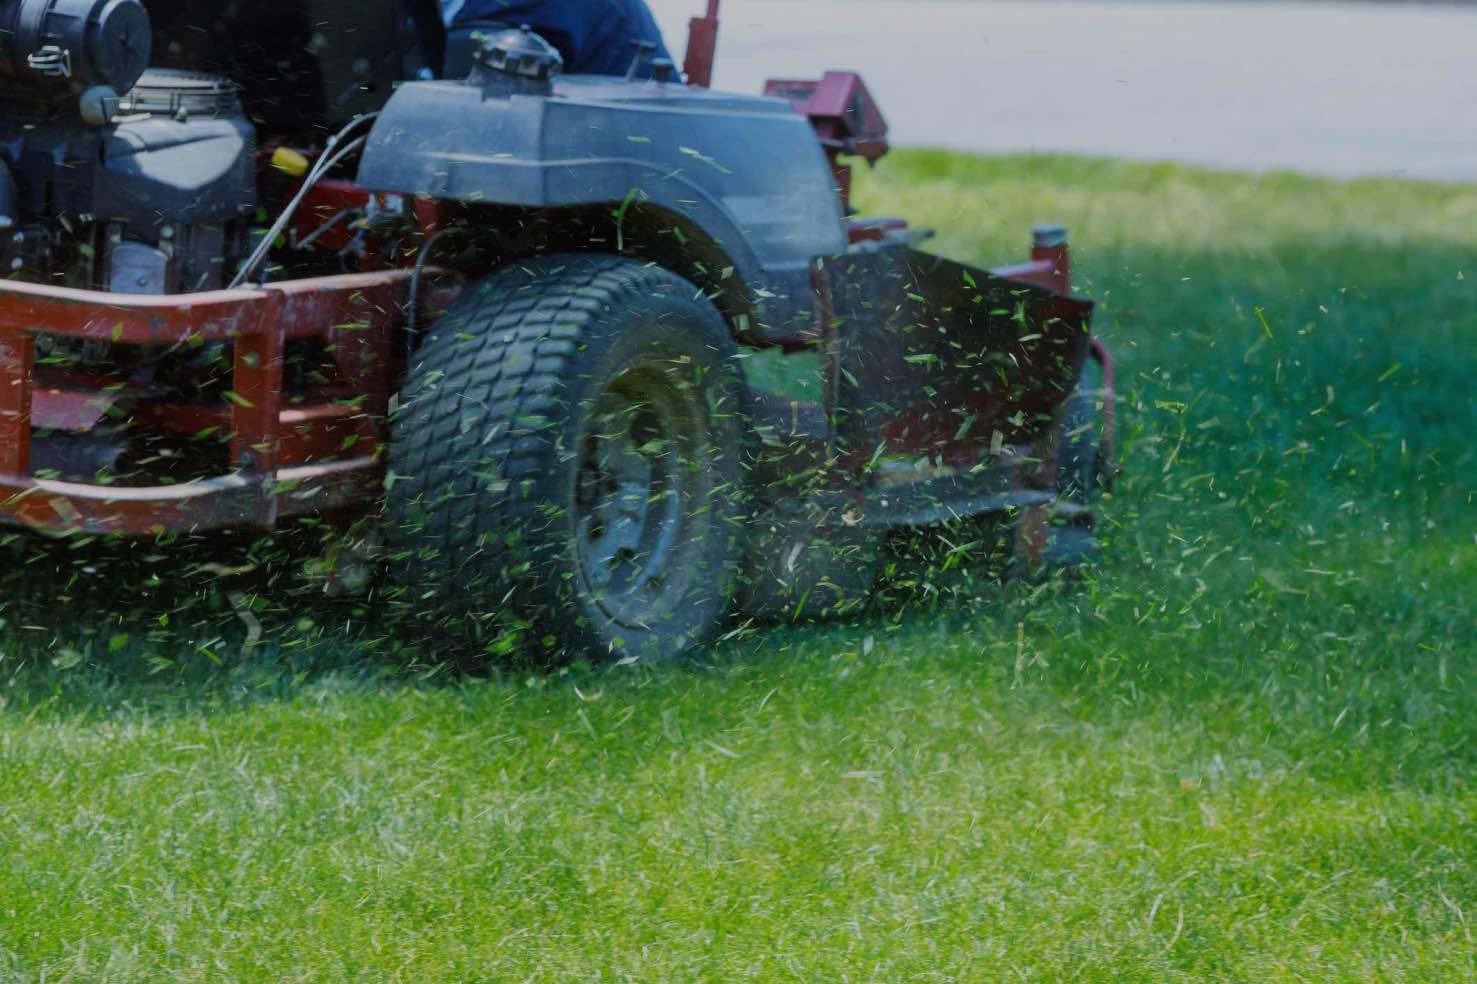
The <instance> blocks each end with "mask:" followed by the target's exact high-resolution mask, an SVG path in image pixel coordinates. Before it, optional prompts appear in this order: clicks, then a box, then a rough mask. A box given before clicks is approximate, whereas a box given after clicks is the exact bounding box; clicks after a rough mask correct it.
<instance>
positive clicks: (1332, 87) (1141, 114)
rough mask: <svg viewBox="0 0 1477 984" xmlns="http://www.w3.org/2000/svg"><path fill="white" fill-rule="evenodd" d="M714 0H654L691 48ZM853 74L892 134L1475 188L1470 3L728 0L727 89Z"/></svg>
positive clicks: (1476, 16) (965, 144) (1476, 90)
mask: <svg viewBox="0 0 1477 984" xmlns="http://www.w3.org/2000/svg"><path fill="white" fill-rule="evenodd" d="M702 6H703V0H654V2H653V8H654V10H655V11H656V13H657V15H658V18H659V19H660V21H661V23H662V27H663V29H664V31H665V32H666V34H667V40H668V42H669V44H670V45H671V46H672V48H673V51H674V53H676V54H677V56H678V57H679V58H680V57H681V55H680V52H681V51H682V49H683V45H684V44H685V39H686V20H687V18H688V17H689V16H691V15H692V14H694V13H696V12H698V10H699V9H700V8H701V7H702ZM827 68H853V69H856V70H858V71H860V72H861V73H862V74H863V76H864V77H865V78H866V80H867V83H868V86H869V87H870V88H871V90H872V92H873V94H874V95H875V96H876V98H877V100H878V101H879V103H880V104H881V106H882V110H883V112H884V113H885V114H886V115H887V117H888V120H889V122H890V123H891V124H892V132H893V137H894V139H895V141H896V142H897V143H899V144H926V145H933V146H946V147H956V148H961V149H967V150H977V151H988V152H1002V151H1024V150H1056V151H1069V152H1073V153H1084V154H1100V155H1107V156H1113V157H1129V158H1138V159H1170V160H1179V161H1187V162H1192V163H1197V164H1204V165H1209V166H1213V167H1225V168H1237V169H1252V170H1257V169H1267V168H1292V169H1296V170H1301V171H1309V172H1315V173H1322V174H1333V175H1398V176H1404V177H1426V178H1436V179H1443V180H1456V181H1471V180H1477V123H1474V120H1473V108H1474V106H1477V7H1472V6H1460V5H1431V6H1425V5H1413V4H1400V5H1375V4H1367V3H1339V2H1318V3H1280V2H1279V3H1271V2H1269V3H1229V2H1200V3H1186V2H1173V0H1166V2H1131V0H1129V2H1125V0H1104V2H1093V0H1061V2H1053V0H1037V2H1023V0H973V2H971V0H958V2H949V0H906V2H905V0H725V3H724V6H723V26H722V31H721V35H720V38H719V50H718V68H717V75H716V84H717V86H718V87H720V88H726V89H732V90H736V91H745V92H755V91H758V90H759V89H760V87H761V85H762V83H763V80H764V79H765V78H766V77H768V76H780V75H789V76H799V77H805V76H807V75H818V74H819V73H820V72H821V71H823V70H824V69H827Z"/></svg>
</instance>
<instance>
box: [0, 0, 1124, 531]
mask: <svg viewBox="0 0 1477 984" xmlns="http://www.w3.org/2000/svg"><path fill="white" fill-rule="evenodd" d="M717 32H718V0H708V7H707V12H706V15H705V16H701V17H697V18H693V20H692V21H691V23H690V25H689V39H688V49H687V57H686V61H685V66H684V67H685V70H686V74H687V76H688V79H689V83H690V84H693V85H699V86H707V85H708V84H709V83H710V81H711V76H712V65H713V56H714V51H715V49H716V43H717ZM766 92H768V93H770V94H773V95H777V96H783V97H787V98H790V99H791V100H792V101H793V102H794V103H795V105H796V108H797V110H798V111H799V112H801V113H803V114H805V115H807V116H808V117H809V118H810V119H811V122H812V124H813V125H814V126H815V129H816V131H817V134H818V136H819V137H820V139H821V141H822V145H823V146H824V148H825V149H826V152H827V154H828V157H829V159H830V161H831V165H832V168H833V172H834V173H835V175H836V179H837V188H838V192H839V193H840V194H841V195H842V198H843V202H844V203H845V202H847V201H848V199H849V189H850V168H849V166H848V165H847V164H845V163H843V162H842V161H841V158H842V157H843V156H846V157H861V158H863V159H865V160H868V161H869V162H873V161H875V160H876V159H877V158H878V157H880V156H881V155H882V154H883V153H885V152H886V150H887V143H886V124H885V122H884V121H883V120H882V118H881V115H880V114H879V113H876V111H875V107H872V104H871V101H870V97H868V96H867V94H866V90H865V86H863V85H862V83H861V80H860V78H859V77H857V76H856V75H854V74H852V73H843V72H831V73H827V74H826V75H825V76H824V77H823V78H822V79H821V80H819V81H817V82H794V81H776V82H771V83H769V84H768V85H767V86H766ZM859 99H860V103H859V102H858V100H859ZM859 104H864V105H865V106H867V107H869V109H868V112H866V113H863V114H861V115H860V116H858V114H856V113H855V112H854V111H853V110H852V107H854V106H857V105H859ZM316 192H317V195H318V196H328V197H329V198H332V199H334V200H335V201H337V200H338V199H346V200H347V199H353V200H358V201H363V200H367V199H368V198H369V193H368V192H367V191H365V190H364V189H363V188H360V187H359V186H357V185H355V184H353V183H352V182H348V181H341V180H333V181H324V182H321V183H320V185H319V186H318V188H317V189H316ZM314 200H316V199H310V200H309V202H307V203H305V205H304V206H303V208H302V209H301V210H300V211H299V214H298V216H297V217H296V220H297V224H295V228H298V229H299V230H301V231H307V230H310V229H311V225H301V223H303V222H305V221H306V220H305V218H304V216H306V215H307V211H308V209H310V208H311V207H312V204H313V201H314ZM415 211H416V213H417V216H418V218H419V219H420V224H421V225H422V227H423V231H424V232H425V233H427V234H428V235H429V234H430V233H432V232H434V231H435V230H436V228H437V227H438V226H440V225H441V222H440V218H441V216H440V215H439V210H438V208H437V206H436V204H435V203H430V202H420V203H417V206H416V209H415ZM907 235H908V230H907V224H906V222H904V221H903V220H900V219H891V218H883V219H873V220H861V221H853V222H851V223H850V225H849V236H850V239H851V241H852V242H853V243H859V242H864V241H868V240H885V239H891V238H894V237H898V236H907ZM402 262H405V263H406V264H407V265H406V266H405V267H404V268H400V269H388V270H374V271H369V272H362V273H351V274H342V275H335V276H316V277H306V278H299V279H290V280H284V281H281V282H277V283H269V284H266V285H263V286H260V287H254V288H248V289H233V290H216V291H206V292H200V293H184V294H169V295H127V294H118V293H109V292H102V291H93V290H80V289H73V288H63V287H55V286H50V285H44V284H33V283H22V282H14V281H3V282H0V522H5V523H10V524H15V525H20V526H24V527H28V528H31V529H34V530H40V531H46V532H52V533H67V532H84V533H90V534H119V535H127V536H150V535H161V534H167V533H179V532H187V531H195V530H208V529H218V528H224V527H232V526H253V525H255V526H261V527H272V526H274V525H275V524H276V523H277V522H278V521H279V520H280V519H282V518H285V517H291V516H298V515H303V514H308V513H315V512H323V511H327V510H333V509H340V508H345V507H349V508H359V509H365V508H370V507H372V506H373V504H374V503H375V502H376V501H377V500H378V498H379V497H380V494H381V491H382V488H383V477H384V476H383V473H384V456H383V453H382V451H383V448H384V445H385V442H386V439H387V437H388V434H387V427H388V417H389V410H390V403H391V395H392V393H394V392H395V390H396V388H397V387H398V384H399V380H400V376H401V374H402V372H403V369H404V364H403V353H400V352H398V351H397V349H398V347H399V346H398V344H397V340H398V339H401V338H403V332H404V329H405V327H406V322H407V320H408V315H409V314H410V306H411V304H412V299H413V298H416V297H419V301H418V302H417V303H416V307H417V310H416V311H415V312H414V315H415V322H416V323H418V324H426V323H428V322H429V321H430V319H431V318H432V317H434V315H435V314H436V312H437V310H439V309H440V308H442V307H444V305H445V303H447V302H449V300H450V295H451V294H452V293H453V291H452V290H451V289H449V288H448V287H446V286H438V289H436V290H432V291H425V290H418V289H417V286H418V282H419V281H420V280H421V278H426V279H427V280H428V281H429V280H434V279H436V278H438V275H439V274H440V273H441V271H437V270H434V269H431V268H424V269H419V268H415V267H412V266H410V265H409V264H411V263H414V262H415V257H414V256H411V257H410V258H409V259H407V260H404V261H402ZM823 265H824V264H823V263H818V266H817V269H822V268H823ZM992 272H993V273H995V274H997V275H999V276H1001V277H1005V278H1009V279H1011V280H1015V281H1018V282H1020V283H1023V284H1031V285H1034V286H1039V287H1043V288H1047V289H1049V290H1051V291H1054V292H1056V293H1058V294H1061V295H1069V294H1070V293H1071V280H1070V255H1069V250H1068V247H1067V244H1066V241H1065V237H1064V234H1061V235H1059V236H1056V237H1053V236H1051V235H1049V234H1048V235H1046V236H1044V237H1043V236H1042V235H1041V234H1040V233H1039V232H1038V238H1037V241H1036V243H1035V245H1034V246H1033V248H1032V251H1031V259H1030V261H1029V262H1027V263H1023V264H1020V265H1018V266H1012V267H1004V268H999V269H996V270H994V271H992ZM446 283H447V281H446V280H444V279H441V280H440V284H441V285H445V284H446ZM814 300H815V310H816V321H817V324H816V327H815V331H814V334H813V335H812V336H811V337H812V340H823V339H826V338H827V337H829V336H830V335H831V334H832V333H833V332H834V330H835V328H834V325H833V324H831V318H830V315H829V298H828V291H827V288H826V287H825V286H824V284H823V282H822V278H817V281H816V286H815V299H814ZM45 335H51V336H60V337H65V338H72V339H82V340H88V341H93V342H100V343H104V344H107V345H116V346H144V345H147V346H167V345H182V344H201V343H229V344H230V345H231V346H232V349H231V353H232V354H231V358H232V382H231V387H230V390H229V392H228V393H227V394H226V398H225V399H223V400H221V401H220V402H219V404H216V405H207V404H201V403H191V402H185V401H174V402H171V401H165V400H160V399H142V400H140V401H139V402H137V403H135V404H134V405H133V406H132V407H131V412H132V414H133V417H134V418H135V419H137V420H139V421H141V422H142V423H145V424H147V425H148V426H149V427H150V428H153V429H156V430H158V431H162V432H165V433H170V434H176V435H180V436H185V437H188V436H191V435H198V434H200V433H201V432H202V431H209V430H210V429H211V428H216V429H218V430H219V432H221V433H224V434H226V435H228V437H229V470H227V471H226V472H224V473H221V474H216V475H213V476H207V477H204V478H200V479H196V480H191V481H185V482H179V483H176V484H160V485H146V486H137V485H135V486H119V485H111V484H102V483H81V482H72V481H57V480H53V479H49V478H45V477H38V476H37V475H34V474H32V467H31V448H32V438H33V430H34V429H37V428H63V429H66V428H68V427H70V428H72V429H79V430H80V429H85V427H86V426H87V421H95V420H97V419H99V418H100V416H101V414H100V413H99V412H98V409H97V408H98V406H100V405H105V404H107V403H108V401H109V400H110V399H111V397H110V394H109V390H108V387H107V386H105V385H101V384H99V383H98V381H97V380H95V379H93V380H89V379H87V378H85V377H79V376H71V377H69V376H67V375H66V374H64V373H56V372H54V371H51V370H50V369H46V370H45V371H43V369H42V368H40V367H38V350H37V342H38V339H39V338H40V337H41V336H45ZM302 339H316V340H319V341H321V342H322V344H323V346H324V347H325V349H326V351H327V352H329V353H330V354H331V357H332V361H333V363H334V365H335V367H336V370H337V377H336V378H335V379H334V380H332V382H331V383H330V384H327V385H324V386H321V387H318V388H316V389H312V390H310V391H307V392H295V393H291V394H289V393H288V391H287V388H286V387H285V385H284V353H285V350H286V348H287V345H288V343H289V342H292V341H295V340H302ZM1090 354H1091V356H1092V357H1093V358H1094V359H1095V360H1096V361H1098V362H1099V364H1100V366H1101V369H1102V373H1103V377H1104V378H1103V383H1104V386H1103V400H1104V406H1103V414H1102V420H1103V435H1102V447H1103V450H1104V453H1105V454H1108V455H1110V454H1111V445H1112V423H1113V395H1112V394H1113V364H1112V360H1111V358H1110V357H1109V355H1108V352H1107V350H1106V348H1105V347H1104V346H1103V345H1102V343H1101V342H1099V341H1098V340H1097V339H1092V341H1091V349H1090ZM924 450H926V449H924ZM1047 498H1049V496H1048V497H1047Z"/></svg>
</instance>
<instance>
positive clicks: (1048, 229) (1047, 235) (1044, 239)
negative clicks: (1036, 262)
mask: <svg viewBox="0 0 1477 984" xmlns="http://www.w3.org/2000/svg"><path fill="white" fill-rule="evenodd" d="M1031 245H1032V246H1038V247H1048V246H1065V245H1067V227H1066V226H1064V225H1039V226H1036V227H1035V228H1034V229H1032V230H1031Z"/></svg>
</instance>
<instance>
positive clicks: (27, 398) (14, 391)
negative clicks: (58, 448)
mask: <svg viewBox="0 0 1477 984" xmlns="http://www.w3.org/2000/svg"><path fill="white" fill-rule="evenodd" d="M35 364H36V336H34V335H31V334H28V333H26V332H20V331H16V330H14V329H8V330H6V329H0V475H24V474H25V473H26V472H27V471H29V470H30V467H31V384H32V374H33V373H34V371H35Z"/></svg>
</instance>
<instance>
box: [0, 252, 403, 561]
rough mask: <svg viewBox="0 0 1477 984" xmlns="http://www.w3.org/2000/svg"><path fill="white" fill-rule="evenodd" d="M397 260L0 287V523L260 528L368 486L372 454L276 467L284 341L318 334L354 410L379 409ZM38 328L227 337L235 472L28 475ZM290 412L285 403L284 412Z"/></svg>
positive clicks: (398, 275)
mask: <svg viewBox="0 0 1477 984" xmlns="http://www.w3.org/2000/svg"><path fill="white" fill-rule="evenodd" d="M411 277H412V273H411V272H410V271H406V270H390V271H377V272H372V273H359V274H346V275H342V276H335V277H314V278H307V279H302V280H292V281H285V282H283V283H280V284H270V285H267V286H265V287H262V288H259V289H253V290H225V291H207V292H202V293H197V294H176V295H154V296H148V295H122V294H113V293H105V292H99V291H87V290H74V289H71V288H61V287H53V286H50V285H45V284H25V283H17V282H9V283H6V284H5V285H4V286H3V287H0V520H3V521H9V522H18V523H22V524H24V525H27V526H32V527H38V528H44V529H52V530H74V529H83V530H87V531H89V532H117V533H134V534H141V533H156V532H163V531H165V530H172V529H173V530H177V529H195V528H211V527H220V526H229V525H234V524H239V523H253V522H255V523H262V524H266V525H270V524H272V523H273V522H275V521H276V518H277V516H278V515H279V514H282V513H296V512H308V511H313V510H316V509H322V508H327V507H331V506H335V505H341V504H344V503H347V502H352V501H355V500H356V499H362V498H364V497H366V496H369V495H372V494H373V493H374V488H375V486H376V485H377V475H378V472H377V469H378V462H377V460H376V459H375V458H374V457H373V456H365V457H359V458H353V459H348V460H340V461H331V462H324V463H321V464H312V465H305V466H301V467H294V468H280V467H279V465H280V460H279V459H280V451H281V445H282V424H283V414H284V407H283V399H282V395H283V394H282V370H283V348H284V346H285V344H286V342H287V340H288V339H293V338H308V337H319V336H321V337H323V338H324V339H325V340H326V341H327V343H328V345H329V348H330V349H331V351H332V352H333V354H334V359H335V361H336V362H337V363H338V365H339V368H340V370H341V371H343V374H344V376H345V378H346V379H347V380H348V381H349V382H350V384H351V386H352V388H353V390H354V392H355V393H356V394H357V395H358V396H359V397H360V398H362V400H363V404H364V405H363V408H362V410H363V412H364V413H367V414H370V415H372V416H376V417H377V418H380V419H382V417H383V415H384V413H385V410H386V404H387V401H388V395H389V387H390V385H391V378H390V367H389V349H388V347H389V341H390V337H391V329H392V328H393V327H394V326H395V325H396V324H398V323H399V321H400V319H401V311H402V305H403V301H404V297H405V294H406V292H407V289H408V286H409V282H410V279H411ZM38 334H52V335H63V336H68V337H73V338H90V339H96V340H99V341H104V342H109V343H112V344H119V345H157V344H173V343H178V342H186V341H196V342H213V341H230V342H232V343H233V344H234V360H235V361H234V375H233V381H232V394H231V396H232V399H231V403H232V406H231V409H230V423H231V460H232V463H233V464H234V466H235V467H236V468H237V469H238V471H237V472H236V473H234V474H230V475H223V476H219V477H216V478H212V479H206V480H204V481H201V482H192V483H187V484H180V485H161V486H144V487H119V486H104V485H87V484H82V483H72V482H55V481H48V480H43V479H35V478H32V477H31V476H30V475H29V470H30V444H31V402H32V391H33V388H34V385H35V378H34V376H35V355H36V336H37V335H38ZM288 412H289V413H290V411H288Z"/></svg>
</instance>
